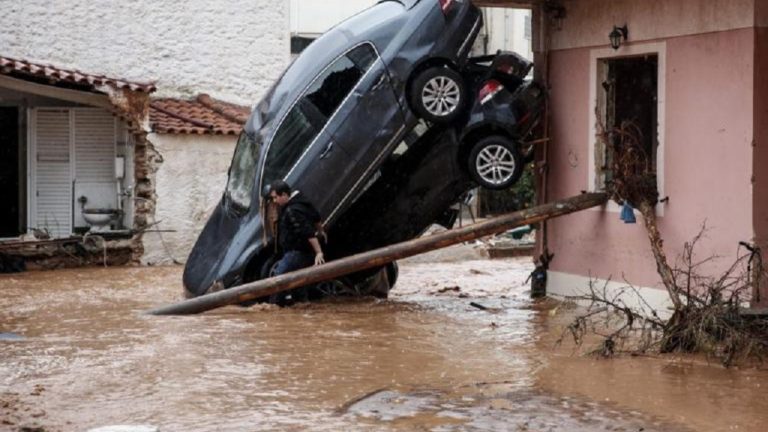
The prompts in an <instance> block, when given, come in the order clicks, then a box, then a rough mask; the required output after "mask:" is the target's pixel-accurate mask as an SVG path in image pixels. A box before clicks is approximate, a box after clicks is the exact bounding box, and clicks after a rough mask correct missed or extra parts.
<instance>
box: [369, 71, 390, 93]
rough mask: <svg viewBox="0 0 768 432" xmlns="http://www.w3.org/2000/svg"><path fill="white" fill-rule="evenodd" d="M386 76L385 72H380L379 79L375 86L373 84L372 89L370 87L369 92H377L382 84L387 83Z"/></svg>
mask: <svg viewBox="0 0 768 432" xmlns="http://www.w3.org/2000/svg"><path fill="white" fill-rule="evenodd" d="M386 74H387V73H386V72H382V73H381V75H379V79H378V80H377V81H376V84H374V85H373V87H371V91H376V90H378V89H379V88H380V87H381V86H382V85H383V84H384V82H385V81H387V75H386Z"/></svg>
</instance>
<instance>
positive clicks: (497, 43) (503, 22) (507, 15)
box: [475, 8, 533, 60]
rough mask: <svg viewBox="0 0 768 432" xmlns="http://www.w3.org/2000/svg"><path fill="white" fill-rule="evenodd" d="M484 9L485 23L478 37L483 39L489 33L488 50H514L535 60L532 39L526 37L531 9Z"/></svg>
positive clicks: (476, 44) (489, 51) (477, 43)
mask: <svg viewBox="0 0 768 432" xmlns="http://www.w3.org/2000/svg"><path fill="white" fill-rule="evenodd" d="M482 11H483V18H484V25H483V30H482V31H481V32H480V36H478V39H479V40H482V38H483V37H486V35H487V38H488V42H487V52H488V53H489V54H492V53H495V52H496V51H498V50H503V51H514V52H516V53H518V54H520V55H522V56H523V57H525V58H527V59H530V60H533V51H532V50H531V40H530V39H529V38H526V37H525V21H526V19H530V16H531V11H530V10H527V9H510V8H482ZM475 46H476V47H477V46H479V42H476V43H475Z"/></svg>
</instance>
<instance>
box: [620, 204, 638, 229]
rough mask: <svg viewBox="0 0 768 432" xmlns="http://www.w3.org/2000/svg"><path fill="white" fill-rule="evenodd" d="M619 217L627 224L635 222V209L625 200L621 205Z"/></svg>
mask: <svg viewBox="0 0 768 432" xmlns="http://www.w3.org/2000/svg"><path fill="white" fill-rule="evenodd" d="M620 219H621V220H623V221H624V223H628V224H633V223H636V222H637V219H636V218H635V210H634V209H633V208H632V206H631V205H629V203H627V202H625V203H624V205H623V206H621V217H620Z"/></svg>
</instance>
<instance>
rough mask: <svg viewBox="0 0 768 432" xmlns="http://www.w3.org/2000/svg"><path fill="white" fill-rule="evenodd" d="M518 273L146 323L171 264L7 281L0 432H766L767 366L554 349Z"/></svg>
mask: <svg viewBox="0 0 768 432" xmlns="http://www.w3.org/2000/svg"><path fill="white" fill-rule="evenodd" d="M529 261H530V259H528V258H521V259H507V260H487V259H483V258H482V257H480V256H479V255H478V254H476V253H475V251H473V250H471V249H467V248H466V247H465V248H463V249H461V248H459V249H455V250H454V252H453V253H451V252H442V253H440V254H433V255H430V256H426V257H420V258H418V259H414V260H411V261H409V262H406V263H402V264H401V266H400V279H399V281H398V284H397V287H396V289H395V290H394V292H393V293H392V295H391V297H390V299H388V300H384V301H380V300H379V301H377V300H367V299H366V300H357V301H345V302H325V303H320V304H304V305H298V306H296V307H293V308H285V309H280V308H277V307H274V306H257V307H253V308H248V309H244V308H240V307H226V308H222V309H219V310H215V311H211V312H208V313H205V314H202V315H199V316H187V317H153V316H146V315H142V314H141V311H143V310H146V309H148V308H151V307H155V306H159V305H162V304H166V303H170V302H173V301H176V300H178V299H179V298H180V289H181V287H180V277H181V271H182V269H181V268H180V267H155V268H151V267H150V268H110V269H103V268H90V269H84V270H83V269H81V270H62V271H52V272H29V273H24V274H15V275H0V293H2V295H1V296H0V430H3V431H4V430H8V431H20V430H28V431H29V430H45V431H83V430H88V429H91V428H96V427H101V426H107V425H116V424H127V425H153V426H155V427H157V428H159V430H161V431H255V430H289V431H291V430H296V431H298V430H320V431H337V430H342V429H346V430H382V431H383V430H404V431H410V430H430V431H457V430H470V431H472V430H482V431H505V430H508V431H672V432H674V431H731V430H736V431H755V432H757V431H761V432H762V431H764V430H766V424H768V398H766V397H765V394H766V387H767V386H768V372H766V371H764V370H761V369H755V368H752V369H746V370H740V369H731V370H725V369H723V368H722V367H720V366H718V365H716V364H712V365H708V364H707V363H706V361H703V360H700V359H689V358H668V357H665V358H652V357H647V358H621V359H615V360H610V361H607V360H597V359H594V358H590V357H582V356H578V355H572V352H573V351H572V349H571V348H570V347H561V348H557V349H555V348H553V342H554V340H555V339H556V338H557V336H559V335H560V331H561V329H562V325H563V324H564V323H566V322H567V320H568V316H569V314H571V313H572V312H568V311H565V312H564V311H563V310H562V308H560V309H558V310H557V313H554V312H553V310H552V305H553V303H551V302H544V303H540V304H535V303H533V302H532V301H531V300H529V299H528V293H527V290H528V287H527V286H526V285H525V284H524V282H525V279H526V277H527V276H528V273H529V272H530V271H531V270H532V265H531V264H530V262H529ZM470 303H476V304H480V305H482V306H484V307H486V308H487V309H485V310H483V309H479V308H477V307H474V306H471V305H470Z"/></svg>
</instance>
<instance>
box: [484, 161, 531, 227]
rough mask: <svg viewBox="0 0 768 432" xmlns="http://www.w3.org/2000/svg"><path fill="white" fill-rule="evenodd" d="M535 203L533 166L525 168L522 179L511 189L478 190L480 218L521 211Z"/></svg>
mask: <svg viewBox="0 0 768 432" xmlns="http://www.w3.org/2000/svg"><path fill="white" fill-rule="evenodd" d="M535 202H536V187H535V184H534V173H533V164H530V165H529V166H527V167H526V170H525V171H524V172H523V175H522V177H520V180H518V182H517V183H515V184H514V185H513V186H512V187H511V188H509V189H504V190H500V191H492V190H487V189H480V208H479V209H478V212H479V213H480V216H485V215H489V214H501V213H508V212H511V211H516V210H522V209H526V208H529V207H531V206H533V204H534V203H535Z"/></svg>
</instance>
